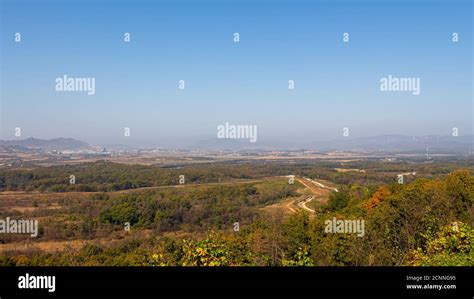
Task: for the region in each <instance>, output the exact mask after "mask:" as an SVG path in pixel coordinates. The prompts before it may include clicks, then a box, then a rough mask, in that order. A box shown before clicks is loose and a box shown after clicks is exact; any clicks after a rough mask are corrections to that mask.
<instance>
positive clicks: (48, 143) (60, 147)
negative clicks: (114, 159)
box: [0, 138, 94, 151]
mask: <svg viewBox="0 0 474 299" xmlns="http://www.w3.org/2000/svg"><path fill="white" fill-rule="evenodd" d="M90 149H94V147H93V146H90V145H89V144H88V143H86V142H84V141H79V140H76V139H73V138H54V139H50V140H45V139H37V138H27V139H23V140H6V141H4V140H0V150H2V151H31V150H43V151H53V150H57V151H64V150H90Z"/></svg>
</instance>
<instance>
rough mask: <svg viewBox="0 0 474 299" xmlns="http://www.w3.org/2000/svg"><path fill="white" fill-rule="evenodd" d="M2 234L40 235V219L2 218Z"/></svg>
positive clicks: (0, 226) (0, 229)
mask: <svg viewBox="0 0 474 299" xmlns="http://www.w3.org/2000/svg"><path fill="white" fill-rule="evenodd" d="M0 234H30V236H32V237H37V236H38V220H33V219H20V220H15V219H10V217H7V218H5V219H0Z"/></svg>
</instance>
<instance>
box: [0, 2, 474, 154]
mask: <svg viewBox="0 0 474 299" xmlns="http://www.w3.org/2000/svg"><path fill="white" fill-rule="evenodd" d="M0 1H1V19H2V26H1V51H2V52H1V58H2V61H1V63H2V68H1V70H2V72H1V76H2V93H1V97H2V98H1V107H2V114H1V116H2V119H1V122H0V124H1V136H0V137H1V139H13V138H14V128H15V127H20V128H21V129H22V137H25V138H27V137H36V138H55V137H73V138H77V139H81V140H84V141H87V142H90V143H92V144H99V145H108V144H125V143H128V144H133V145H138V146H149V145H154V146H162V147H175V146H176V147H184V146H192V145H193V144H195V143H197V142H199V141H202V140H208V139H213V138H215V136H216V127H217V125H220V124H223V123H225V122H229V123H231V124H248V125H257V126H258V140H259V142H261V144H272V143H279V144H281V143H288V144H296V145H298V144H299V145H301V146H303V145H304V144H305V143H306V142H310V141H314V140H325V139H338V138H341V137H342V128H343V127H348V128H349V129H350V134H351V136H352V137H359V136H373V135H379V134H407V135H429V134H436V135H447V134H450V133H451V130H452V128H453V127H458V128H459V129H460V135H464V134H470V133H471V131H472V129H473V126H472V114H473V108H472V94H473V93H472V81H473V77H472V65H473V57H472V52H473V49H472V37H473V24H472V14H473V7H472V6H473V4H472V1H469V0H463V1H459V0H454V1H453V0H443V1H421V0H411V1H407V0H401V1H338V0H336V1H322V0H314V1H298V0H297V1H290V0H285V1H282V0H280V1H278V0H275V1H262V0H254V1H131V0H130V1H90V0H82V1H79V0H72V1H43V0H35V1H18V0H16V1H11V0H0ZM16 32H20V33H21V34H22V41H21V42H20V43H15V42H14V35H15V33H16ZM125 32H130V33H131V42H130V43H125V42H123V34H124V33H125ZM234 32H238V33H240V42H239V43H234V42H233V34H234ZM344 32H347V33H349V34H350V36H349V38H350V40H349V43H343V41H342V34H343V33H344ZM453 32H457V33H459V42H458V43H453V42H452V33H453ZM64 74H66V75H68V76H70V77H94V78H95V80H96V94H95V95H94V96H88V95H87V94H86V93H77V92H69V93H67V92H56V91H55V79H56V78H57V77H62V76H63V75H64ZM388 75H392V76H398V77H419V78H420V80H421V94H420V95H419V96H413V95H412V94H411V93H409V92H399V93H389V92H381V91H380V89H379V86H380V83H379V82H380V79H381V77H386V76H388ZM179 80H185V81H186V88H185V89H184V90H179V89H178V81H179ZM288 80H294V81H295V89H294V90H291V91H290V90H288ZM124 127H130V129H131V136H130V137H128V138H125V137H124V136H123V128H124Z"/></svg>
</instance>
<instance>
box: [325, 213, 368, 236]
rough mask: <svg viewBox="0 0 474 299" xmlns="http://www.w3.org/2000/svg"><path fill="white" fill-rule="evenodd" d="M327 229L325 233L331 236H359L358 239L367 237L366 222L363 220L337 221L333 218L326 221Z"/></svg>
mask: <svg viewBox="0 0 474 299" xmlns="http://www.w3.org/2000/svg"><path fill="white" fill-rule="evenodd" d="M324 224H325V225H326V228H325V229H324V232H325V233H330V234H336V233H337V234H357V236H358V237H363V236H364V235H365V220H362V219H353V220H348V219H344V220H342V219H339V220H338V219H337V218H336V217H333V218H332V219H328V220H326V221H324Z"/></svg>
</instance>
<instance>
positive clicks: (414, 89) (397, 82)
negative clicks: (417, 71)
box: [380, 75, 421, 96]
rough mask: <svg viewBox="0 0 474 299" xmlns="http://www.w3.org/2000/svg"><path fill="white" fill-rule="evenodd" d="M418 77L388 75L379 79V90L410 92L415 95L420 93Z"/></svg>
mask: <svg viewBox="0 0 474 299" xmlns="http://www.w3.org/2000/svg"><path fill="white" fill-rule="evenodd" d="M420 88H421V86H420V78H417V77H393V76H392V75H388V76H387V77H382V78H381V79H380V91H392V92H411V93H412V94H413V95H415V96H417V95H419V94H420V93H421V89H420Z"/></svg>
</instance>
